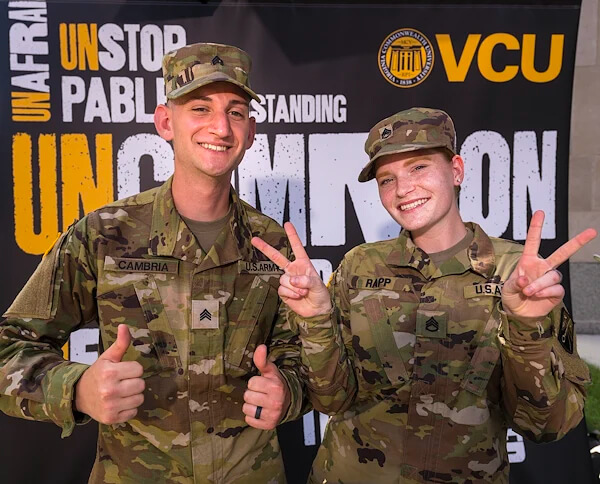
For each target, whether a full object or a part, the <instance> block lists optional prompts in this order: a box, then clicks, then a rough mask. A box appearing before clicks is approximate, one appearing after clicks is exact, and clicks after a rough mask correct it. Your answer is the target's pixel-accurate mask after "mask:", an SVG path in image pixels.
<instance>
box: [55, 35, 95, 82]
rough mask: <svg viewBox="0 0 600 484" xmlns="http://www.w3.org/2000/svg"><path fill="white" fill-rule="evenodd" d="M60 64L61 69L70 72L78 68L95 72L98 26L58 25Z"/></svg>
mask: <svg viewBox="0 0 600 484" xmlns="http://www.w3.org/2000/svg"><path fill="white" fill-rule="evenodd" d="M58 33H59V42H60V64H61V66H62V67H63V69H66V70H68V71H72V70H74V69H76V68H79V70H80V71H85V70H87V69H88V68H89V70H90V71H97V70H98V69H99V64H98V24H60V25H59V27H58ZM88 66H89V67H88Z"/></svg>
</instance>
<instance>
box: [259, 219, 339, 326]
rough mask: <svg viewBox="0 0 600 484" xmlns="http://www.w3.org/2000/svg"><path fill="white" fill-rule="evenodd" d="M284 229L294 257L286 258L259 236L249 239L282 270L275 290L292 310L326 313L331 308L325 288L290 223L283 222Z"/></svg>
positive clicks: (316, 313) (310, 315)
mask: <svg viewBox="0 0 600 484" xmlns="http://www.w3.org/2000/svg"><path fill="white" fill-rule="evenodd" d="M284 228H285V233H286V234H287V236H288V239H289V241H290V245H291V246H292V252H293V253H294V256H295V260H293V261H290V260H288V259H287V258H286V257H285V256H284V255H283V254H282V253H281V252H279V251H278V250H277V249H275V248H274V247H272V246H270V245H269V244H267V243H266V242H265V241H264V240H262V239H260V238H259V237H253V238H252V245H253V246H254V247H256V248H257V249H258V250H260V251H261V252H262V253H263V254H265V255H266V256H267V257H268V258H269V259H270V260H271V261H273V262H274V263H275V264H277V265H278V266H279V267H280V268H281V269H283V270H284V274H283V275H282V276H281V277H280V278H279V291H278V292H279V297H281V299H282V300H283V301H284V302H285V303H286V304H287V305H288V306H289V307H290V309H291V310H292V311H294V312H295V313H296V314H299V315H300V316H302V317H305V318H309V317H312V316H319V315H322V314H327V313H328V312H329V311H331V299H330V296H329V291H328V290H327V287H326V286H325V284H324V283H323V281H322V280H321V278H320V277H319V273H318V272H317V271H316V269H315V267H314V266H313V264H312V262H311V261H310V258H309V257H308V254H307V253H306V250H304V247H303V246H302V242H301V241H300V237H298V233H297V232H296V229H295V228H294V225H293V224H292V223H291V222H286V223H285V224H284Z"/></svg>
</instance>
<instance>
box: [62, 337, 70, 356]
mask: <svg viewBox="0 0 600 484" xmlns="http://www.w3.org/2000/svg"><path fill="white" fill-rule="evenodd" d="M62 352H63V358H64V359H65V360H68V359H69V340H67V342H66V343H65V344H64V346H63V347H62Z"/></svg>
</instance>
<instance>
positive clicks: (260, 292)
mask: <svg viewBox="0 0 600 484" xmlns="http://www.w3.org/2000/svg"><path fill="white" fill-rule="evenodd" d="M270 287H271V285H270V284H269V283H268V282H266V281H264V280H263V279H262V278H261V277H259V276H254V279H253V280H252V283H251V284H250V288H249V290H248V293H247V295H246V297H245V299H244V303H243V305H242V308H241V311H240V312H239V316H238V317H237V320H236V321H235V322H233V321H230V322H229V328H228V332H229V333H230V334H229V338H228V340H229V341H228V342H227V347H226V351H225V359H226V361H227V363H228V364H229V365H230V366H234V367H237V368H241V369H243V370H245V371H249V370H250V369H251V368H252V359H251V356H250V355H251V354H252V353H253V352H254V349H255V348H256V346H257V345H259V344H261V343H264V342H265V340H266V338H267V335H268V332H269V331H270V329H271V327H270V326H269V327H268V328H266V327H265V326H266V325H261V324H259V322H260V320H261V313H262V311H263V308H264V307H265V302H266V301H267V296H268V294H269V289H270ZM272 316H273V317H274V313H273V315H272ZM272 319H273V318H271V320H272Z"/></svg>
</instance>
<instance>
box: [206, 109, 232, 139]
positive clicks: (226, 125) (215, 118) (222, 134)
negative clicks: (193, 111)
mask: <svg viewBox="0 0 600 484" xmlns="http://www.w3.org/2000/svg"><path fill="white" fill-rule="evenodd" d="M209 131H210V133H211V134H214V135H215V136H217V137H219V138H227V137H228V136H229V135H230V134H231V124H230V121H229V116H228V115H227V113H226V112H214V113H213V115H212V117H211V123H210V126H209Z"/></svg>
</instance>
